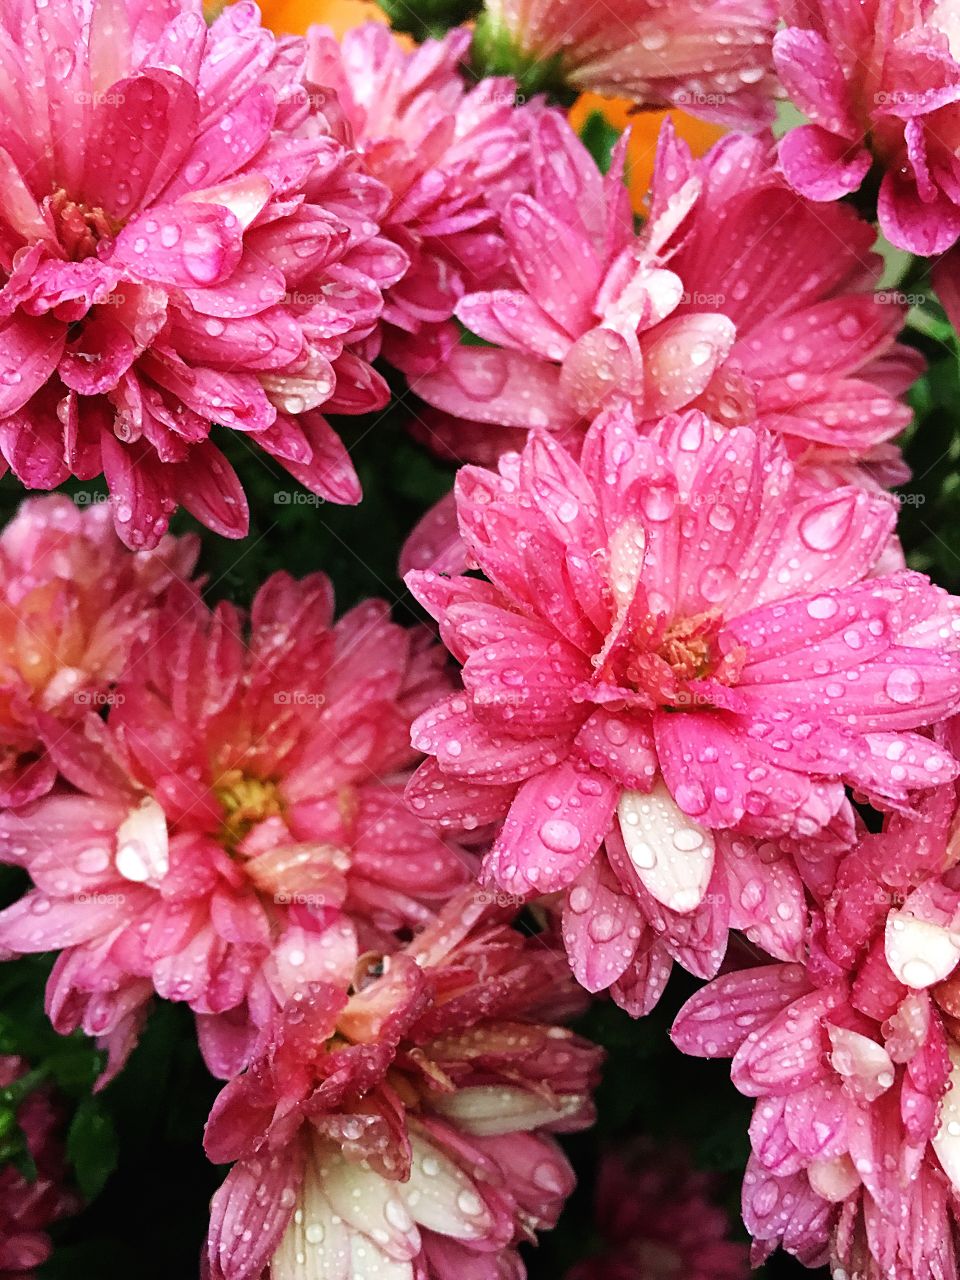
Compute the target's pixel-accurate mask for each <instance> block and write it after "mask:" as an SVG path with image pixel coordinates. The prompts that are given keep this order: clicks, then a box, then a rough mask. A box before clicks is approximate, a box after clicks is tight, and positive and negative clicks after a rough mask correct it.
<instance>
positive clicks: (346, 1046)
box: [206, 890, 600, 1280]
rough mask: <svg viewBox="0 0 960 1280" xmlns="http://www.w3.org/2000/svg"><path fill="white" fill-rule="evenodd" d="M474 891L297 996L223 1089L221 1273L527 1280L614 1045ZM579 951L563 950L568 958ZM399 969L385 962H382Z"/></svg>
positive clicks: (212, 1152) (209, 1139)
mask: <svg viewBox="0 0 960 1280" xmlns="http://www.w3.org/2000/svg"><path fill="white" fill-rule="evenodd" d="M489 917H490V912H489V910H488V909H487V908H485V907H483V906H480V905H479V904H478V903H477V901H476V896H475V894H474V893H473V891H470V890H468V891H466V892H465V893H464V894H462V895H459V896H457V897H455V898H454V899H453V900H452V901H451V902H450V904H449V905H448V907H447V908H446V909H445V911H444V912H443V913H442V914H441V916H440V917H439V918H438V921H437V923H436V924H435V925H433V926H431V927H429V928H428V929H427V930H426V931H425V932H424V933H422V934H421V935H420V936H419V937H418V938H417V939H416V940H415V941H414V942H413V943H412V944H410V946H408V947H407V948H406V949H405V950H404V951H401V952H399V953H398V954H395V955H393V956H389V957H386V958H385V959H384V960H383V962H382V976H380V977H377V978H376V979H375V980H374V981H372V982H369V981H368V982H362V981H361V982H360V985H359V988H358V989H357V990H356V991H355V992H354V994H352V995H350V996H349V998H348V997H347V995H346V994H345V993H344V992H343V991H342V990H339V989H336V988H334V987H332V986H329V985H326V986H323V985H314V986H311V987H307V988H304V989H301V990H299V991H297V992H292V993H291V1000H290V1003H289V1004H288V1006H287V1007H286V1009H285V1010H284V1014H283V1017H282V1019H281V1020H280V1022H279V1023H278V1026H277V1031H276V1035H275V1038H274V1040H273V1042H272V1043H271V1045H270V1047H269V1049H268V1051H267V1052H266V1053H265V1054H264V1056H263V1057H262V1058H260V1059H258V1060H257V1061H256V1062H255V1063H254V1064H253V1066H251V1067H250V1069H249V1070H248V1071H247V1072H246V1073H245V1074H244V1075H242V1076H240V1077H238V1078H237V1079H235V1080H232V1081H231V1082H230V1083H229V1084H228V1085H227V1086H226V1087H225V1089H224V1090H223V1092H222V1093H221V1095H220V1097H219V1098H218V1099H217V1102H216V1103H215V1104H214V1108H213V1111H212V1113H211V1116H210V1120H209V1122H208V1125H207V1131H206V1148H207V1153H208V1155H209V1156H210V1157H211V1159H213V1160H215V1161H217V1162H218V1163H223V1162H226V1161H237V1162H238V1163H236V1164H235V1165H234V1167H233V1169H232V1170H231V1172H230V1173H229V1174H228V1175H227V1179H226V1181H225V1183H224V1185H223V1187H222V1188H221V1190H220V1191H219V1192H218V1193H217V1195H216V1196H215V1197H214V1201H213V1211H212V1221H211V1228H210V1237H209V1255H208V1266H209V1274H210V1276H211V1277H212V1278H213V1280H255V1278H258V1280H259V1278H261V1277H262V1280H267V1278H268V1277H269V1280H296V1277H299V1276H302V1275H303V1274H305V1271H304V1269H305V1268H306V1269H307V1270H308V1271H309V1270H310V1269H312V1268H314V1267H316V1266H319V1265H320V1260H321V1259H322V1267H323V1274H324V1275H326V1276H329V1277H330V1278H331V1280H350V1278H351V1277H354V1276H360V1275H365V1276H387V1275H389V1276H390V1277H392V1278H395V1280H463V1278H464V1277H465V1276H470V1277H474V1276H475V1277H494V1276H497V1277H510V1278H511V1280H522V1277H523V1275H524V1269H523V1265H522V1263H521V1261H520V1259H519V1257H518V1256H517V1254H516V1252H515V1251H514V1246H515V1245H516V1244H517V1243H518V1242H519V1241H521V1240H533V1239H535V1233H536V1231H537V1230H539V1229H542V1228H546V1227H551V1226H553V1224H554V1223H555V1222H556V1219H557V1216H558V1214H559V1212H560V1209H561V1207H562V1205H563V1202H564V1200H565V1199H566V1197H567V1195H568V1194H569V1193H570V1191H571V1190H572V1187H573V1172H572V1170H571V1169H570V1166H569V1165H568V1164H567V1161H566V1159H565V1157H564V1156H563V1154H562V1152H561V1151H560V1148H559V1147H558V1146H557V1144H556V1142H555V1140H554V1139H553V1137H552V1136H551V1135H552V1133H553V1132H563V1131H570V1130H575V1129H579V1128H583V1127H584V1126H586V1125H588V1124H589V1123H590V1121H591V1119H592V1105H591V1102H590V1092H591V1089H592V1088H593V1086H594V1085H595V1084H596V1076H597V1068H598V1062H599V1057H600V1051H599V1050H598V1049H596V1048H594V1046H593V1045H590V1044H588V1043H587V1042H586V1041H583V1040H581V1039H580V1038H579V1037H577V1036H575V1035H573V1033H572V1032H570V1031H567V1030H566V1029H564V1028H563V1027H561V1026H558V1025H556V1023H557V1022H558V1020H560V1019H563V1018H564V1017H567V1016H569V1015H570V1013H571V1012H573V1011H574V1010H575V1009H576V1007H577V1000H576V997H575V992H574V989H573V984H572V983H571V982H570V981H569V975H568V973H567V971H566V966H565V965H564V964H563V962H562V960H560V958H559V957H557V955H556V953H555V952H553V951H551V950H550V949H549V948H546V947H544V946H543V944H542V943H541V942H540V941H539V940H537V939H531V938H524V937H523V936H522V935H521V934H519V933H518V932H517V931H515V930H513V929H512V928H510V927H509V926H506V925H500V924H496V923H494V922H492V921H491V920H490V918H489ZM558 960H559V963H557V961H558ZM377 967H378V968H380V966H377Z"/></svg>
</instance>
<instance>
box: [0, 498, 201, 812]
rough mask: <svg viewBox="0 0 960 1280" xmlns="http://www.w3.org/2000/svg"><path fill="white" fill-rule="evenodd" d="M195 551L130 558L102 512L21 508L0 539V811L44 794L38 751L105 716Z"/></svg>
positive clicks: (47, 761)
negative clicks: (137, 646) (70, 727)
mask: <svg viewBox="0 0 960 1280" xmlns="http://www.w3.org/2000/svg"><path fill="white" fill-rule="evenodd" d="M198 550H199V547H198V544H197V541H196V539H195V538H193V537H185V538H172V537H169V536H167V537H165V538H163V539H161V541H160V542H159V544H158V545H157V547H156V549H155V550H153V551H142V552H130V551H128V550H127V548H126V547H125V546H124V545H123V544H122V543H121V542H120V540H119V539H118V538H117V536H116V534H115V533H114V530H113V526H112V522H111V518H110V511H109V508H108V507H107V505H106V504H104V503H97V504H95V505H93V506H88V507H78V506H76V505H75V503H74V502H71V500H70V499H69V498H65V497H47V498H34V499H31V500H29V501H27V502H25V503H24V504H23V505H22V506H21V508H20V510H19V511H18V513H17V514H16V516H15V517H14V518H13V520H11V522H10V523H9V524H8V525H7V526H6V528H5V529H4V530H3V532H2V534H0V804H2V805H4V806H10V805H17V804H23V803H25V802H26V801H28V800H34V799H36V798H37V797H38V796H40V795H42V794H43V793H44V792H46V791H49V790H50V788H51V786H52V785H53V783H54V780H55V778H56V772H57V771H56V765H55V764H54V762H53V760H52V758H51V756H50V754H49V753H48V751H47V747H46V742H47V741H49V740H51V739H53V740H54V741H55V740H56V739H57V738H58V737H59V736H60V734H61V732H62V729H63V725H64V723H69V722H71V721H75V720H77V719H78V718H82V717H83V716H84V715H85V714H86V713H87V712H88V711H89V710H90V708H91V707H93V708H97V707H100V706H105V705H106V704H107V702H108V701H109V698H110V690H111V688H112V686H113V684H114V683H115V682H116V681H117V680H118V679H119V678H120V676H121V675H122V674H123V669H124V664H125V662H126V659H127V656H128V654H129V652H130V649H131V647H132V645H133V643H134V640H135V639H136V638H138V637H140V636H141V635H143V634H144V632H145V631H147V630H148V629H149V628H150V626H151V625H152V621H153V618H154V617H155V615H156V611H157V606H158V601H159V599H160V597H161V596H162V594H163V592H164V591H165V590H166V588H167V587H168V586H169V585H170V584H171V583H173V582H177V583H181V584H186V582H187V580H188V579H189V577H190V575H191V573H192V572H193V568H194V564H195V563H196V559H197V553H198Z"/></svg>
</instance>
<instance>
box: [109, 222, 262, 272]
mask: <svg viewBox="0 0 960 1280" xmlns="http://www.w3.org/2000/svg"><path fill="white" fill-rule="evenodd" d="M241 252H242V244H241V232H240V223H239V222H238V220H237V218H236V216H235V215H234V214H233V213H231V212H230V210H228V209H225V208H224V207H223V206H222V205H215V204H166V205H163V204H161V205H155V206H154V207H153V208H151V209H150V211H149V213H146V214H141V215H140V217H138V218H134V219H133V221H131V222H128V223H127V225H126V226H125V227H124V228H123V229H122V230H121V231H120V233H119V235H118V236H117V238H116V240H115V241H114V244H113V251H112V253H111V255H110V259H109V261H110V262H111V263H112V264H114V265H119V266H124V267H126V268H127V269H128V270H129V271H130V272H131V273H132V274H133V276H134V277H135V278H136V279H139V280H152V281H156V282H157V283H158V284H167V285H179V286H180V287H182V288H186V289H189V288H192V287H196V286H197V285H215V284H218V283H220V281H223V280H225V279H226V278H227V277H228V276H229V275H230V273H231V272H232V271H233V270H234V268H235V267H236V266H237V263H238V262H239V261H240V255H241Z"/></svg>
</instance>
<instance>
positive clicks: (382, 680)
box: [0, 574, 472, 1075]
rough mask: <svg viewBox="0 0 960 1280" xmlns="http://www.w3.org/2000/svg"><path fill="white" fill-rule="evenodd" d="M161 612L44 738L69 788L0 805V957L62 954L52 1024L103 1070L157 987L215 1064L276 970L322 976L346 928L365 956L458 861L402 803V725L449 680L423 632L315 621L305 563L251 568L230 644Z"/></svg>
mask: <svg viewBox="0 0 960 1280" xmlns="http://www.w3.org/2000/svg"><path fill="white" fill-rule="evenodd" d="M181 604H182V602H180V601H171V602H170V605H169V616H165V617H162V618H161V620H160V624H159V627H158V633H159V634H158V637H157V638H156V639H155V640H154V641H153V642H152V643H149V644H145V645H144V646H143V652H142V654H141V656H140V657H139V658H138V659H137V660H136V661H132V662H131V663H130V665H129V668H128V671H127V674H126V677H125V679H124V680H123V681H122V682H121V683H120V685H119V686H118V689H117V695H116V698H115V700H114V703H113V705H111V706H110V707H109V709H108V715H107V718H106V723H105V724H104V723H103V722H102V721H100V720H98V719H96V718H91V720H90V721H89V722H88V723H87V724H86V725H85V726H83V729H82V730H77V731H76V732H75V733H74V734H72V735H70V736H67V737H65V738H64V739H62V740H61V741H60V743H59V744H58V747H57V753H56V759H57V762H58V764H59V765H60V768H61V770H62V772H63V774H64V776H65V777H66V778H67V779H69V781H70V782H71V783H72V784H73V790H71V791H69V792H67V791H62V792H59V793H55V794H53V795H51V796H50V797H48V798H47V799H45V800H43V801H41V802H39V803H38V804H35V805H29V806H27V807H25V808H24V809H22V810H18V811H17V812H15V813H7V814H4V815H2V816H0V859H2V860H3V861H7V862H12V863H15V864H17V865H21V866H24V867H25V868H26V869H27V870H28V871H29V872H30V874H31V876H32V878H33V881H34V884H35V886H36V887H35V888H34V889H32V890H31V891H30V892H29V893H28V894H27V895H26V897H24V898H23V899H22V900H21V901H20V902H18V903H17V904H15V905H14V906H12V907H10V908H9V909H8V910H7V911H6V912H4V913H2V914H0V948H6V949H7V950H8V951H10V952H14V953H16V952H33V951H48V950H55V951H60V952H61V955H60V957H59V960H58V961H57V964H56V966H55V968H54V971H53V974H52V976H51V979H50V984H49V987H48V991H47V1007H48V1011H49V1013H50V1015H51V1017H52V1019H53V1022H54V1025H55V1026H56V1027H57V1029H58V1030H61V1031H68V1030H72V1029H73V1028H75V1027H76V1026H78V1025H79V1026H82V1027H83V1028H84V1030H86V1032H87V1033H88V1034H90V1035H96V1036H98V1037H100V1038H101V1039H104V1040H105V1042H106V1043H107V1044H108V1046H109V1047H110V1049H111V1051H112V1061H111V1069H112V1070H115V1069H116V1068H117V1067H118V1066H119V1065H120V1064H121V1063H122V1061H123V1058H124V1056H125V1054H126V1053H127V1051H128V1049H129V1047H130V1045H131V1043H132V1042H133V1039H134V1038H135V1035H136V1032H137V1030H138V1026H139V1021H140V1019H141V1018H142V1014H143V1009H144V1006H145V1004H146V1002H147V1001H148V1000H149V998H150V996H151V995H152V993H153V992H154V991H156V992H157V993H158V994H159V995H161V996H163V997H165V998H167V999H171V1000H182V1001H185V1002H186V1003H187V1004H189V1005H190V1007H191V1008H192V1009H193V1010H194V1011H195V1012H196V1014H197V1015H198V1024H199V1030H200V1037H201V1043H202V1047H203V1050H204V1053H205V1055H206V1057H207V1061H208V1063H209V1065H210V1067H211V1069H212V1070H213V1071H214V1072H215V1073H217V1074H222V1075H229V1074H231V1073H232V1072H233V1071H235V1070H237V1069H238V1067H239V1064H240V1063H242V1062H243V1061H244V1060H245V1058H246V1056H247V1054H248V1052H249V1051H250V1046H251V1044H252V1043H253V1040H254V1039H255V1037H256V1033H257V1029H258V1028H260V1027H264V1026H266V1025H268V1023H269V1021H270V1018H271V1016H272V1013H273V1010H274V1007H275V1004H276V997H275V994H274V993H275V990H276V985H277V982H278V981H279V980H280V979H279V977H278V973H279V972H281V971H282V970H283V969H284V967H285V966H287V965H290V966H293V967H294V968H299V969H301V970H302V971H303V973H304V974H305V975H309V974H311V973H313V974H314V976H319V977H324V978H326V977H327V976H328V975H329V972H330V971H331V967H332V969H334V970H335V971H337V972H338V973H340V972H342V963H347V962H343V961H342V957H343V955H344V950H345V948H346V949H349V948H350V947H351V946H352V945H353V927H355V928H356V930H357V932H358V933H359V938H360V943H361V946H363V947H367V946H377V947H379V948H380V949H383V948H384V947H385V946H387V945H389V940H390V938H391V937H392V934H393V931H395V930H397V929H399V928H408V927H411V926H414V925H418V924H421V923H423V922H425V921H427V920H428V919H431V918H432V910H431V904H432V905H434V906H435V905H437V904H439V903H441V902H444V901H446V899H447V898H448V897H449V896H450V894H451V893H452V892H453V891H454V890H455V889H456V888H457V887H459V886H460V885H461V884H463V883H464V882H465V880H467V879H468V878H469V877H470V875H471V872H472V867H471V864H470V862H469V860H468V859H466V857H465V856H464V855H463V854H462V853H461V851H459V850H457V849H456V848H454V847H453V846H452V845H449V844H447V843H445V842H444V841H443V840H441V839H438V838H437V837H436V836H435V835H434V834H433V832H432V831H431V830H430V829H429V828H428V827H427V826H426V825H425V824H424V823H422V822H421V821H419V820H418V819H417V818H416V817H415V816H414V815H412V814H411V813H410V812H409V811H408V810H407V809H406V807H405V805H404V803H403V783H404V781H405V779H406V776H407V773H408V772H409V767H410V765H412V764H413V763H414V762H415V760H416V759H417V756H416V754H415V753H414V752H413V751H411V749H410V746H409V729H410V722H411V720H412V719H413V717H414V716H415V715H416V714H417V713H418V712H420V711H421V710H422V709H423V708H424V707H425V706H427V705H429V704H430V703H432V702H434V701H435V700H436V698H437V697H439V696H440V694H441V693H442V692H444V691H445V690H446V689H447V688H448V687H449V682H448V681H447V680H446V679H445V678H444V676H443V675H442V672H441V666H440V659H441V658H442V656H443V655H442V650H441V649H440V647H439V646H438V645H433V644H431V643H430V642H429V637H428V636H427V634H426V632H411V631H407V630H405V629H404V628H402V627H399V626H397V625H396V624H394V623H392V622H391V621H390V620H389V614H388V610H387V606H386V605H384V604H382V603H380V602H377V601H370V602H368V603H366V604H364V605H360V606H358V607H357V608H356V609H354V610H353V611H352V612H350V613H348V614H347V615H346V616H345V617H343V618H342V619H341V620H340V621H339V622H338V623H336V624H335V625H332V613H333V597H332V592H331V588H330V585H329V583H328V582H327V580H326V578H324V577H323V576H322V575H317V576H315V577H313V578H308V579H306V580H305V581H303V582H295V581H293V580H292V579H290V578H289V577H287V576H286V575H285V574H277V575H275V576H274V577H273V578H271V579H270V580H269V581H268V582H267V583H266V585H265V586H264V587H262V588H261V590H260V591H259V592H258V594H257V597H256V599H255V601H254V605H253V609H252V614H251V621H250V636H249V639H248V640H244V639H243V620H242V618H241V617H240V616H239V615H238V613H237V611H236V610H235V609H234V608H232V607H231V606H228V605H220V606H219V607H218V608H217V609H216V610H214V611H213V612H211V611H209V610H208V609H207V608H206V607H205V606H203V605H195V606H194V607H193V608H192V609H188V610H183V609H182V608H181ZM341 912H346V913H348V918H349V919H350V920H352V921H353V922H354V925H353V926H351V925H348V924H347V923H346V920H345V919H344V918H342V917H341ZM393 945H396V944H395V943H394V944H393ZM348 969H349V965H348ZM344 980H345V981H347V980H349V972H347V974H346V977H345V979H344Z"/></svg>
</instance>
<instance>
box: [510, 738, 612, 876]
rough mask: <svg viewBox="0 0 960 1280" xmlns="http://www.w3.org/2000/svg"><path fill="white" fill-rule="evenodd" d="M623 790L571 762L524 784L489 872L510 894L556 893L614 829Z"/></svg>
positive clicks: (598, 774)
mask: <svg viewBox="0 0 960 1280" xmlns="http://www.w3.org/2000/svg"><path fill="white" fill-rule="evenodd" d="M619 791H620V788H619V787H618V786H617V784H616V783H615V782H613V781H612V780H611V779H609V778H607V777H605V776H604V775H603V774H602V773H598V772H596V770H594V769H590V768H589V767H586V768H585V767H584V766H582V765H577V764H574V763H569V762H568V763H566V764H562V765H557V766H556V767H555V768H553V769H548V770H547V771H546V772H545V773H541V774H539V775H538V776H537V777H535V778H531V779H530V780H529V781H528V782H525V783H524V784H523V785H522V786H521V788H520V790H519V791H518V792H517V796H516V799H515V800H514V802H513V804H512V805H511V806H510V812H509V813H508V814H507V816H506V818H504V821H503V829H502V831H501V832H500V835H499V836H498V837H497V840H496V843H495V844H494V846H493V848H492V849H491V851H490V853H489V854H488V856H487V860H486V863H485V874H486V875H487V876H490V877H492V878H493V879H494V880H495V881H496V882H497V884H499V885H500V887H501V888H502V889H504V890H505V891H506V892H507V893H518V894H520V895H522V896H523V897H527V896H528V895H529V894H531V893H555V892H556V891H557V890H558V889H563V888H565V887H566V886H567V885H569V884H571V883H572V881H573V880H574V879H575V878H576V877H577V876H578V875H579V873H580V872H581V870H582V869H583V868H584V867H585V866H586V865H587V863H588V862H589V861H590V859H591V858H592V857H593V856H594V854H595V853H596V851H597V848H598V847H599V845H600V842H601V841H602V840H603V838H604V836H605V835H606V834H607V831H608V830H609V828H610V823H611V821H612V819H613V811H614V807H615V806H616V803H617V796H618V794H619Z"/></svg>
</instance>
